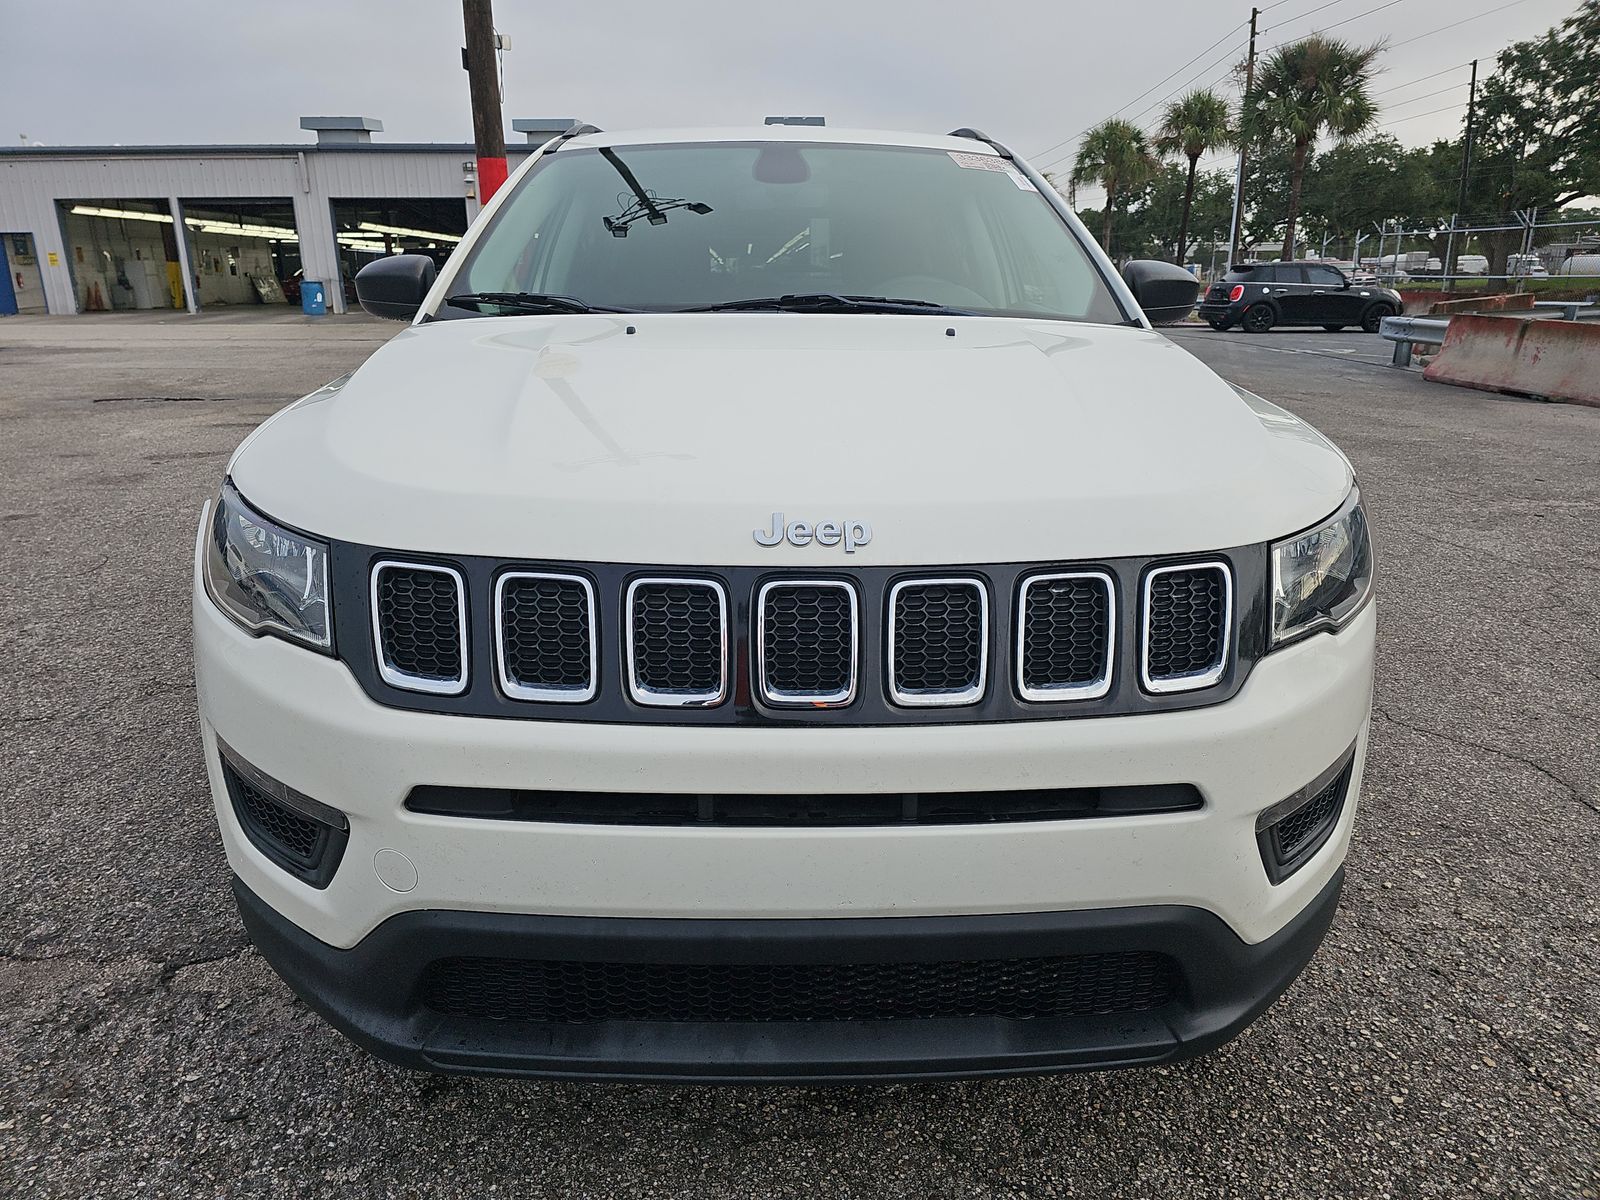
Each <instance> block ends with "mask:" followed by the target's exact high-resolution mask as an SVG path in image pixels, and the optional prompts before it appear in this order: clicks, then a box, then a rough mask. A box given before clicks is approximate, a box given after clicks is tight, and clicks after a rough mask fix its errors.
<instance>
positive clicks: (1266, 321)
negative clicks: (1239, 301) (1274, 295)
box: [1239, 304, 1278, 333]
mask: <svg viewBox="0 0 1600 1200" xmlns="http://www.w3.org/2000/svg"><path fill="white" fill-rule="evenodd" d="M1277 323H1278V314H1277V313H1275V312H1273V311H1272V305H1270V304H1252V305H1251V306H1250V307H1249V308H1247V309H1245V310H1244V319H1243V320H1242V321H1240V322H1239V324H1240V326H1241V327H1242V328H1243V329H1244V331H1245V332H1246V333H1265V332H1267V330H1269V329H1271V328H1272V327H1273V326H1274V325H1276V324H1277Z"/></svg>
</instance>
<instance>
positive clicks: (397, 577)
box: [371, 560, 467, 696]
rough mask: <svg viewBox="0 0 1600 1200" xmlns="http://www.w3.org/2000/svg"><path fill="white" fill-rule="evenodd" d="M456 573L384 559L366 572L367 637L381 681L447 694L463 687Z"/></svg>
mask: <svg viewBox="0 0 1600 1200" xmlns="http://www.w3.org/2000/svg"><path fill="white" fill-rule="evenodd" d="M466 590H467V589H466V584H465V582H464V581H463V580H462V578H461V572H459V571H457V570H456V569H455V568H454V567H446V566H441V565H439V564H438V563H417V562H400V561H396V560H385V561H383V562H380V563H377V564H376V565H374V566H373V568H372V594H371V603H372V637H373V644H374V649H375V650H376V652H377V656H378V671H379V673H380V674H381V675H382V676H383V679H384V681H385V682H386V683H388V684H390V685H392V686H394V687H397V688H404V689H405V690H407V691H411V692H430V693H433V694H436V695H445V696H453V695H456V694H457V693H459V692H463V691H465V690H466V687H467V599H466Z"/></svg>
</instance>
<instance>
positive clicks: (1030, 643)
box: [1022, 579, 1111, 689]
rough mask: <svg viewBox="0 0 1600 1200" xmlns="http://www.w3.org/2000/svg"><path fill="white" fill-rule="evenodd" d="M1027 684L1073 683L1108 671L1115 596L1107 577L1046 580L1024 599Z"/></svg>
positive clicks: (1089, 681) (1061, 685) (1084, 682)
mask: <svg viewBox="0 0 1600 1200" xmlns="http://www.w3.org/2000/svg"><path fill="white" fill-rule="evenodd" d="M1022 608H1023V613H1022V622H1023V624H1022V685H1023V686H1024V687H1027V688H1039V689H1048V688H1070V687H1081V686H1084V685H1087V684H1092V683H1094V682H1096V681H1097V680H1100V679H1104V678H1105V676H1106V667H1107V662H1106V657H1107V654H1108V652H1109V650H1110V644H1109V636H1110V632H1111V597H1110V595H1109V594H1108V590H1107V586H1106V583H1105V581H1104V580H1102V579H1041V580H1038V581H1036V582H1033V583H1030V584H1028V585H1027V591H1026V594H1025V595H1024V596H1023V601H1022Z"/></svg>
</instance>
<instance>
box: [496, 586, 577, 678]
mask: <svg viewBox="0 0 1600 1200" xmlns="http://www.w3.org/2000/svg"><path fill="white" fill-rule="evenodd" d="M494 607H495V653H496V657H497V665H498V669H499V673H500V687H501V690H502V691H504V692H505V694H506V695H508V696H510V697H511V698H512V699H514V700H542V701H546V702H550V703H555V704H578V703H582V702H583V701H585V700H590V699H592V698H593V697H594V694H595V690H596V676H597V674H598V671H597V656H598V645H597V638H596V636H595V612H594V587H593V585H591V584H590V582H589V581H588V580H587V579H585V578H583V577H582V576H580V575H555V574H549V573H545V572H539V571H509V572H507V573H506V574H504V575H502V576H500V578H499V580H498V581H497V582H496V583H495V604H494Z"/></svg>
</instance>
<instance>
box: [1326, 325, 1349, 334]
mask: <svg viewBox="0 0 1600 1200" xmlns="http://www.w3.org/2000/svg"><path fill="white" fill-rule="evenodd" d="M1323 328H1324V329H1326V330H1327V331H1328V332H1329V333H1338V332H1339V331H1340V330H1341V329H1343V328H1344V326H1343V325H1324V326H1323Z"/></svg>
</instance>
